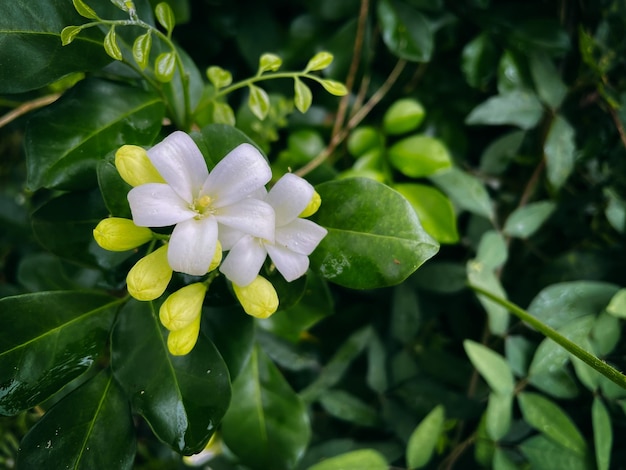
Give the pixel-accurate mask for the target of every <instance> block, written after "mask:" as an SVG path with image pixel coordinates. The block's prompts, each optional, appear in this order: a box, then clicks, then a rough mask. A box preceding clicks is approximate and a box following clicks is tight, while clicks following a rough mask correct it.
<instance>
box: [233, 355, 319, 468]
mask: <svg viewBox="0 0 626 470" xmlns="http://www.w3.org/2000/svg"><path fill="white" fill-rule="evenodd" d="M233 403H234V404H236V406H231V407H230V408H229V410H228V413H226V416H225V417H224V422H223V423H222V437H223V439H224V442H225V444H226V445H227V446H228V448H229V449H230V450H231V451H233V453H235V455H237V457H238V458H239V459H240V460H241V461H242V462H243V463H245V464H246V465H247V466H248V467H250V468H253V469H259V470H265V469H269V468H271V469H275V470H290V469H292V468H295V466H296V463H297V461H298V459H299V457H300V456H301V455H302V452H303V451H304V449H305V448H306V446H307V444H308V442H309V437H310V435H311V430H310V427H309V419H308V415H307V412H306V408H305V406H304V404H303V403H302V401H301V400H300V398H299V397H298V395H296V393H295V392H294V391H293V390H292V389H291V387H290V386H289V384H288V383H287V381H286V380H285V379H284V378H283V376H282V375H281V373H280V371H279V370H278V369H277V368H276V366H275V365H274V364H273V363H272V362H271V361H270V360H269V358H268V357H267V356H266V355H265V354H264V353H263V352H262V351H261V350H260V349H259V348H258V347H255V348H254V349H253V350H252V355H251V356H250V359H249V361H248V363H247V365H246V366H245V367H244V370H242V372H241V374H239V377H237V380H235V382H234V383H233Z"/></svg>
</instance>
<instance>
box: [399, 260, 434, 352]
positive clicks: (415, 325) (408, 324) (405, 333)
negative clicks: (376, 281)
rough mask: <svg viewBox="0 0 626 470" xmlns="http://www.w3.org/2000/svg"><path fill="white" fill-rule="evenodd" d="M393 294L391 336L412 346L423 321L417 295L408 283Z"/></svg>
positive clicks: (403, 284)
mask: <svg viewBox="0 0 626 470" xmlns="http://www.w3.org/2000/svg"><path fill="white" fill-rule="evenodd" d="M427 266H428V265H427ZM424 269H426V268H424ZM420 272H421V270H420ZM392 292H393V293H392V297H391V325H390V329H391V336H392V337H393V338H394V339H396V340H397V341H399V342H400V343H402V344H405V345H409V344H412V343H413V341H415V338H416V336H417V332H418V330H419V327H420V323H421V320H422V319H421V313H420V306H419V300H418V297H417V293H416V292H415V289H414V288H413V286H411V285H410V284H409V283H408V282H403V283H402V284H398V285H397V286H395V287H394V288H393V291H392Z"/></svg>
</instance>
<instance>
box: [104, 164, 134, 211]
mask: <svg viewBox="0 0 626 470" xmlns="http://www.w3.org/2000/svg"><path fill="white" fill-rule="evenodd" d="M112 156H113V155H110V157H112ZM96 170H97V175H98V186H99V187H100V193H101V194H102V199H104V204H105V205H106V208H107V210H108V211H109V214H110V215H112V216H115V217H123V218H125V219H132V216H131V212H130V205H129V204H128V197H127V196H128V191H130V190H131V186H130V185H129V184H128V183H127V182H126V181H124V180H123V179H122V177H121V176H120V173H119V172H118V171H117V168H115V164H114V163H113V159H112V158H107V159H104V160H100V161H99V162H98V166H97V168H96Z"/></svg>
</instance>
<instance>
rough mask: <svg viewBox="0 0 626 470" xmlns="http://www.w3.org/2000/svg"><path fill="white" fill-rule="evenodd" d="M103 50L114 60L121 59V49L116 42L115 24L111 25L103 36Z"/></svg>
mask: <svg viewBox="0 0 626 470" xmlns="http://www.w3.org/2000/svg"><path fill="white" fill-rule="evenodd" d="M104 51H105V52H106V53H107V54H109V56H110V57H112V58H113V59H115V60H122V59H123V56H122V51H121V49H120V46H119V45H118V44H117V34H115V26H111V29H109V32H108V33H107V34H106V36H104Z"/></svg>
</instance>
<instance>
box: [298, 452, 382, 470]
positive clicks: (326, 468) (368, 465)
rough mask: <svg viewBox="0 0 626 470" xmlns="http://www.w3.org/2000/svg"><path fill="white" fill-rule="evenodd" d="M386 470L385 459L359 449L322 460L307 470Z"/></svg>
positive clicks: (377, 453) (374, 453) (377, 454)
mask: <svg viewBox="0 0 626 470" xmlns="http://www.w3.org/2000/svg"><path fill="white" fill-rule="evenodd" d="M357 468H358V469H367V470H387V469H388V468H389V464H387V461H386V460H385V457H384V456H383V455H382V454H380V453H379V452H377V451H375V450H373V449H359V450H354V451H352V452H347V453H345V454H341V455H337V456H335V457H330V458H327V459H324V460H322V461H321V462H319V463H316V464H315V465H313V466H311V467H309V468H308V469H307V470H348V469H350V470H352V469H357Z"/></svg>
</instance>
